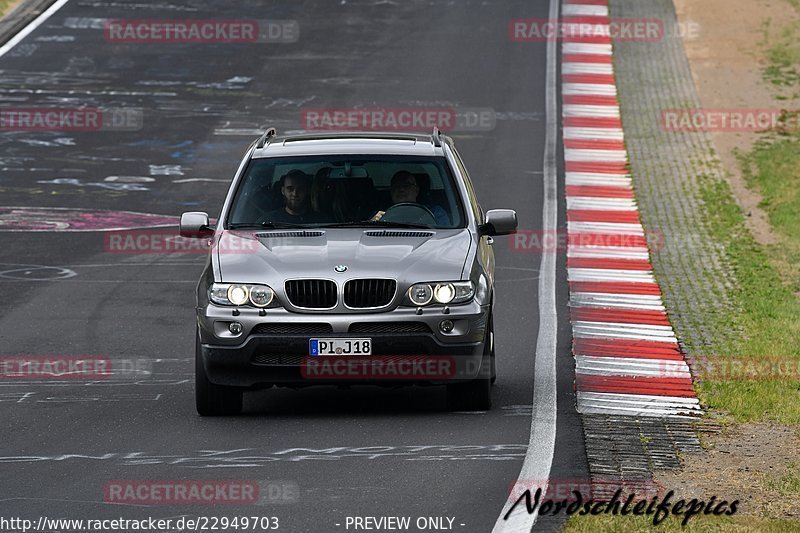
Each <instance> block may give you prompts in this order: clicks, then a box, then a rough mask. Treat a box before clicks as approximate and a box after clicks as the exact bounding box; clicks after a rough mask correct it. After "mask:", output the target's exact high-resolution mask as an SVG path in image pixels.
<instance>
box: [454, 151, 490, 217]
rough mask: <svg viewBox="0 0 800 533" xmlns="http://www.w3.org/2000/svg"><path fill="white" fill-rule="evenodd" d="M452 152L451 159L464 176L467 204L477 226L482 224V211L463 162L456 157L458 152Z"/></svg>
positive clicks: (459, 157)
mask: <svg viewBox="0 0 800 533" xmlns="http://www.w3.org/2000/svg"><path fill="white" fill-rule="evenodd" d="M452 150H453V158H454V159H455V161H456V165H458V170H459V172H461V175H462V176H464V184H465V185H466V187H467V195H468V196H469V204H470V208H471V209H472V211H473V213H475V220H477V221H478V224H483V211H481V208H480V206H479V205H478V199H477V197H476V196H475V190H474V189H473V188H472V182H471V181H470V179H469V173H468V172H467V168H466V167H465V166H464V162H463V161H461V156H460V155H458V152H457V151H456V149H455V148H452Z"/></svg>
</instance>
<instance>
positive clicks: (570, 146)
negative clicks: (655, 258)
mask: <svg viewBox="0 0 800 533" xmlns="http://www.w3.org/2000/svg"><path fill="white" fill-rule="evenodd" d="M562 22H563V23H564V24H570V23H581V24H591V25H595V26H597V28H593V29H594V30H597V31H592V32H588V35H590V36H585V37H584V36H580V35H575V36H569V35H568V36H566V37H565V38H564V42H563V44H562V54H563V58H562V97H563V102H562V103H563V132H564V158H565V166H566V197H567V231H568V234H569V237H570V239H569V244H568V247H567V271H568V280H569V290H570V314H571V320H572V333H573V339H574V340H573V349H572V352H573V355H574V356H575V362H576V389H577V396H578V411H580V412H581V413H605V414H620V415H632V416H661V417H685V416H691V415H697V414H699V413H700V405H699V402H698V400H697V397H696V395H695V393H694V390H693V387H692V376H691V373H690V372H689V367H688V366H687V364H686V361H685V359H684V356H683V354H682V352H681V351H680V349H679V347H678V342H677V339H676V338H675V333H674V331H673V329H672V326H671V325H670V322H669V320H668V319H667V315H666V313H665V310H664V305H663V302H662V299H661V290H660V289H659V286H658V283H657V282H656V280H655V277H654V276H653V267H652V264H651V263H650V255H649V252H648V248H647V243H646V240H645V236H644V230H643V228H642V224H641V221H640V219H639V211H638V207H637V204H636V198H635V196H634V193H633V184H632V181H631V176H630V172H629V169H628V157H627V152H626V149H625V142H624V139H625V135H624V132H623V128H622V121H621V119H620V109H619V102H618V100H617V87H616V83H615V80H614V70H613V62H612V54H613V50H612V46H611V30H610V27H609V22H610V21H609V10H608V0H565V1H564V4H563V19H562ZM611 235H617V236H619V235H624V236H626V237H630V238H625V239H613V238H608V237H609V236H611ZM579 236H582V237H587V238H583V239H581V238H577V237H579ZM595 237H596V238H595ZM593 242H595V243H596V242H600V243H609V242H611V243H617V242H619V243H620V244H619V245H617V246H613V245H605V244H604V245H602V246H597V245H593V244H585V243H593Z"/></svg>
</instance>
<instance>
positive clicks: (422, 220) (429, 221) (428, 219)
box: [381, 202, 436, 226]
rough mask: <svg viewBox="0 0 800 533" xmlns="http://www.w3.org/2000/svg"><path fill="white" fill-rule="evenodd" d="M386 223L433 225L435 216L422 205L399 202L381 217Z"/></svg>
mask: <svg viewBox="0 0 800 533" xmlns="http://www.w3.org/2000/svg"><path fill="white" fill-rule="evenodd" d="M381 220H385V221H386V222H405V223H407V224H425V225H428V226H430V225H435V224H436V216H435V215H434V214H433V212H432V211H431V210H430V209H429V208H428V207H427V206H424V205H422V204H418V203H416V202H400V203H399V204H394V205H393V206H391V207H389V208H388V209H386V212H385V213H384V214H383V217H381Z"/></svg>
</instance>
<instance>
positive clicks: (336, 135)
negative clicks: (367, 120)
mask: <svg viewBox="0 0 800 533" xmlns="http://www.w3.org/2000/svg"><path fill="white" fill-rule="evenodd" d="M326 139H381V140H393V141H418V140H419V136H418V135H417V134H413V133H394V132H371V131H352V132H339V131H334V132H327V133H326V132H319V133H301V134H299V135H292V136H291V137H285V138H284V139H283V142H294V141H319V140H326Z"/></svg>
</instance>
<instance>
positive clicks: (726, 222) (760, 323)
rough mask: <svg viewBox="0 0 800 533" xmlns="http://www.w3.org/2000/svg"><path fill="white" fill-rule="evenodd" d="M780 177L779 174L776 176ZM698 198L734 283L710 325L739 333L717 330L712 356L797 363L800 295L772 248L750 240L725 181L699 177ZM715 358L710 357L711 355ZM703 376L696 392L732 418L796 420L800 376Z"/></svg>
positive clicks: (798, 418) (799, 359)
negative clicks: (727, 304)
mask: <svg viewBox="0 0 800 533" xmlns="http://www.w3.org/2000/svg"><path fill="white" fill-rule="evenodd" d="M776 179H778V178H776ZM701 183H702V197H703V201H704V203H705V205H706V206H707V207H706V214H707V216H708V222H709V227H710V230H711V234H712V238H713V239H714V240H715V241H716V242H720V243H723V244H724V246H725V251H726V253H727V256H728V258H729V260H730V261H731V263H732V265H733V269H734V272H735V276H736V281H737V288H736V289H734V291H733V294H732V295H731V296H732V298H733V301H734V305H733V308H732V309H731V310H730V311H728V312H722V313H719V314H717V315H716V316H715V317H714V318H713V320H714V324H712V326H713V327H714V328H715V329H718V330H719V331H730V330H735V331H739V332H741V333H740V334H738V335H734V336H729V335H720V336H719V337H720V339H721V342H720V343H719V344H718V345H717V346H716V352H717V353H716V354H715V355H714V358H722V357H729V358H736V359H752V360H755V361H761V360H775V359H781V360H788V361H789V362H790V364H793V365H794V368H797V367H800V343H798V342H797V339H800V299H798V298H797V296H795V294H794V292H793V291H792V289H791V286H790V284H788V283H785V282H784V281H783V280H782V279H781V277H780V275H779V274H778V271H777V269H776V268H775V266H773V259H774V257H772V255H773V252H771V251H770V250H769V249H765V248H764V247H762V246H761V245H759V244H758V243H756V241H755V240H754V239H753V237H752V235H751V234H750V232H749V231H748V229H747V228H746V226H745V223H744V214H743V213H742V210H741V208H740V207H739V206H738V204H736V202H735V201H734V199H733V195H732V194H731V191H730V188H729V187H728V184H727V183H726V182H721V181H719V180H712V179H708V178H705V179H702V180H701ZM712 360H713V359H712ZM764 377H765V376H763V375H762V376H760V378H761V379H742V380H730V381H720V380H704V379H702V376H701V380H700V381H699V382H698V394H699V395H700V397H701V399H702V400H703V402H704V403H705V404H706V405H707V406H708V407H710V408H712V409H714V410H718V411H722V412H724V413H727V414H728V415H730V416H731V417H732V419H733V420H734V421H739V422H746V421H761V420H769V421H775V422H778V423H783V424H800V379H798V377H797V375H794V376H793V378H794V379H782V380H767V379H763V378H764Z"/></svg>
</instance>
